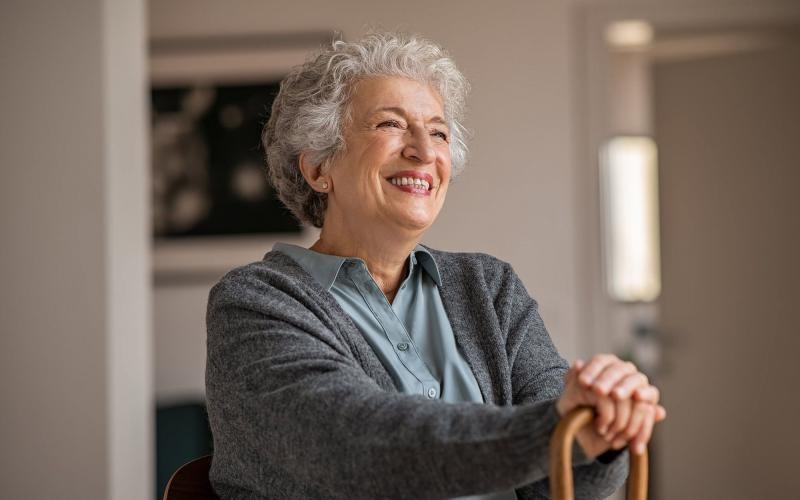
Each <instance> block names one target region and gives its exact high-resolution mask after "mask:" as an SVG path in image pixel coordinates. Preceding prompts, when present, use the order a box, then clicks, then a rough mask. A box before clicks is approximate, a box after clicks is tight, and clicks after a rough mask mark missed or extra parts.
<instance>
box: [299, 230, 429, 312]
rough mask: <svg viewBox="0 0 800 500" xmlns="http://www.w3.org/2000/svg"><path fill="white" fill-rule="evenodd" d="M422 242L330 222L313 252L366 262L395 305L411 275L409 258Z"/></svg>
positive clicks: (312, 247) (381, 287) (416, 239)
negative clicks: (354, 258) (399, 293)
mask: <svg viewBox="0 0 800 500" xmlns="http://www.w3.org/2000/svg"><path fill="white" fill-rule="evenodd" d="M329 222H330V224H329ZM335 226H336V227H335ZM418 242H419V239H418V238H413V239H411V238H398V237H397V235H395V237H388V236H387V235H386V234H383V233H381V232H380V231H353V230H352V229H350V228H347V227H345V226H341V227H339V225H337V224H335V223H333V221H328V220H326V221H325V225H324V226H323V227H322V232H321V233H320V236H319V239H318V240H317V241H316V242H315V243H314V244H313V245H312V246H311V250H314V251H315V252H319V253H324V254H328V255H339V256H342V257H356V258H359V259H362V260H363V261H364V262H365V263H366V264H367V269H368V270H369V273H370V274H371V275H372V278H373V279H374V280H375V282H376V283H377V284H378V286H379V287H380V289H381V291H383V294H384V295H386V298H387V299H388V300H389V302H392V300H393V299H394V296H395V294H396V293H397V289H398V288H399V287H400V283H401V282H402V281H403V278H404V277H405V275H406V274H407V272H408V256H409V254H410V253H411V251H412V250H413V249H414V247H416V246H417V243H418Z"/></svg>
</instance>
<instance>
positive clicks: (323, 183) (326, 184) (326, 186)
mask: <svg viewBox="0 0 800 500" xmlns="http://www.w3.org/2000/svg"><path fill="white" fill-rule="evenodd" d="M322 189H326V190H327V189H328V182H327V181H322Z"/></svg>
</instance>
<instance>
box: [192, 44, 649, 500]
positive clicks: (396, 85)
mask: <svg viewBox="0 0 800 500" xmlns="http://www.w3.org/2000/svg"><path fill="white" fill-rule="evenodd" d="M467 87H468V85H467V82H466V81H465V79H464V77H463V76H462V74H461V73H460V72H459V71H458V69H457V68H456V66H455V65H454V63H453V61H452V60H451V59H450V58H449V57H448V56H447V55H446V54H445V53H444V51H443V50H442V49H441V48H439V47H438V46H436V45H434V44H432V43H430V42H428V41H425V40H422V39H420V38H416V37H408V36H402V35H393V34H373V35H369V36H367V37H366V38H364V39H362V40H361V41H358V42H355V43H345V42H336V43H334V44H333V46H332V47H331V48H330V49H328V50H326V51H324V52H322V53H320V54H319V55H318V56H316V58H314V59H313V60H310V61H309V62H307V63H305V64H304V65H302V66H300V67H298V68H296V69H294V70H293V71H292V72H291V73H290V74H289V76H287V77H286V79H285V80H284V81H283V83H282V84H281V89H280V92H279V94H278V96H277V97H276V99H275V102H274V104H273V107H272V115H271V117H270V119H269V123H268V124H267V126H266V128H265V130H264V136H263V142H264V146H265V150H266V153H267V166H268V171H269V176H270V178H271V180H272V183H273V184H274V186H275V189H276V190H277V193H278V196H279V197H280V199H281V200H282V201H283V202H284V203H285V204H286V206H287V207H288V208H289V209H290V210H291V211H292V212H293V213H294V214H295V215H296V216H297V217H299V218H300V219H301V220H303V221H305V222H307V223H310V224H313V225H314V226H316V227H319V228H321V233H320V237H319V240H317V242H316V243H314V244H313V245H312V246H311V248H309V249H306V248H301V247H297V246H292V245H286V244H278V245H276V246H275V247H274V248H273V250H272V251H271V252H269V253H267V254H266V256H265V257H264V259H263V260H262V261H260V262H256V263H253V264H250V265H247V266H244V267H242V268H239V269H236V270H234V271H232V272H230V273H229V274H227V275H226V276H225V277H224V278H223V279H222V280H221V281H220V282H219V283H218V284H217V285H216V286H215V287H214V288H213V290H212V291H211V294H210V298H209V306H208V364H207V398H208V410H209V417H210V421H211V427H212V430H213V435H214V461H213V466H212V469H211V480H212V483H213V485H214V487H215V489H216V490H217V491H218V493H219V494H220V496H221V497H223V498H414V499H419V498H453V497H466V496H469V497H470V498H480V499H511V498H547V497H548V485H547V477H546V476H547V443H548V439H549V437H550V434H551V432H552V431H553V428H554V426H555V424H556V423H557V422H558V420H559V418H560V416H562V415H564V413H565V412H567V411H569V410H571V409H573V408H575V407H576V406H580V405H589V406H592V407H594V408H595V409H596V410H597V414H598V418H597V419H596V426H591V427H587V428H586V429H584V430H583V431H582V432H581V433H580V435H579V436H578V444H577V445H576V446H575V453H574V471H575V481H576V486H575V487H576V493H577V495H578V496H579V497H582V498H599V497H604V496H607V495H609V494H610V493H611V492H612V491H614V490H615V489H616V488H618V487H619V486H620V485H621V484H622V483H623V481H624V479H625V475H626V471H627V468H626V460H627V452H626V451H621V450H622V449H623V448H625V447H628V446H629V445H630V448H631V449H632V450H633V452H635V453H640V452H641V451H642V450H643V449H644V446H645V445H646V443H647V442H648V440H649V439H650V435H651V431H652V428H653V424H654V422H656V421H658V420H660V419H662V418H663V417H664V409H663V408H662V407H661V406H660V405H659V404H658V391H657V389H656V388H655V387H653V386H651V385H649V383H648V381H647V379H646V377H644V376H643V375H642V374H641V373H639V372H638V371H637V370H636V368H635V367H634V366H633V365H631V364H630V363H623V362H621V361H620V360H618V359H617V358H615V357H613V356H610V355H600V356H596V357H594V358H592V359H591V360H590V361H588V362H586V363H582V362H580V361H578V362H576V363H575V364H574V365H573V366H572V367H571V368H570V367H569V365H568V364H567V363H566V362H565V361H564V360H563V359H562V358H561V357H560V356H559V354H558V352H557V351H556V349H555V347H554V346H553V344H552V342H551V340H550V337H549V336H548V333H547V331H546V330H545V327H544V324H543V323H542V320H541V318H540V317H539V314H538V312H537V304H536V301H534V300H533V299H532V298H531V297H530V296H529V295H528V293H527V292H526V290H525V288H524V286H523V285H522V283H521V282H520V280H519V278H518V277H517V276H516V274H515V273H514V271H513V270H512V268H511V266H510V265H509V264H507V263H505V262H502V261H500V260H498V259H495V258H493V257H490V256H488V255H484V254H470V253H449V252H442V251H438V250H434V249H432V248H428V247H425V246H422V245H420V240H421V239H422V237H423V235H424V234H425V231H426V230H427V229H428V228H429V227H430V226H431V224H433V222H434V221H435V220H436V216H437V215H438V214H439V211H440V210H441V208H442V205H443V204H444V200H445V197H446V195H447V190H448V187H449V186H450V181H451V180H452V178H453V177H454V176H456V175H457V174H458V173H459V172H461V170H462V169H463V168H464V164H465V159H466V146H465V142H464V129H463V127H462V125H461V119H462V116H463V113H464V101H465V95H466V93H467Z"/></svg>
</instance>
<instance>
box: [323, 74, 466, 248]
mask: <svg viewBox="0 0 800 500" xmlns="http://www.w3.org/2000/svg"><path fill="white" fill-rule="evenodd" d="M344 141H345V148H344V151H342V152H341V153H339V154H338V155H337V156H336V157H335V158H334V160H333V162H332V164H331V167H330V170H329V172H328V176H329V178H330V179H331V190H330V191H329V195H328V211H327V213H326V219H327V217H329V216H338V217H343V218H344V220H345V221H346V222H347V224H348V225H350V226H353V224H358V225H359V226H358V227H359V228H360V229H362V230H364V229H366V230H370V229H371V228H372V229H385V228H395V229H397V230H410V231H411V232H419V231H423V230H425V229H427V228H428V227H429V226H430V225H431V224H433V221H434V220H435V219H436V217H437V215H438V214H439V211H440V210H441V208H442V205H443V204H444V199H445V195H446V194H447V186H448V183H449V181H450V168H451V167H450V143H449V141H450V130H449V128H448V126H447V123H446V122H445V121H444V111H443V109H442V100H441V97H440V96H439V94H438V93H437V92H436V91H435V90H434V89H433V88H431V87H430V86H429V85H427V84H425V83H420V82H417V81H414V80H410V79H407V78H401V77H380V78H370V79H366V80H363V81H361V82H359V83H358V84H356V87H355V89H354V92H353V96H352V101H351V103H350V121H349V122H348V123H347V124H346V125H345V133H344Z"/></svg>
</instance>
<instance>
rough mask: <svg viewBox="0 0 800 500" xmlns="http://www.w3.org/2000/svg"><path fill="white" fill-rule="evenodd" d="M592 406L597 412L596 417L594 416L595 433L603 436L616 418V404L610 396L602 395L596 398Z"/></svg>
mask: <svg viewBox="0 0 800 500" xmlns="http://www.w3.org/2000/svg"><path fill="white" fill-rule="evenodd" d="M594 408H595V411H596V412H597V417H595V426H596V428H597V433H598V434H600V435H601V436H605V435H606V434H607V433H608V429H609V427H610V426H611V424H612V423H613V422H614V419H615V418H616V405H615V404H614V401H613V400H612V399H611V398H605V397H603V398H598V399H597V402H596V403H595V406H594Z"/></svg>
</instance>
